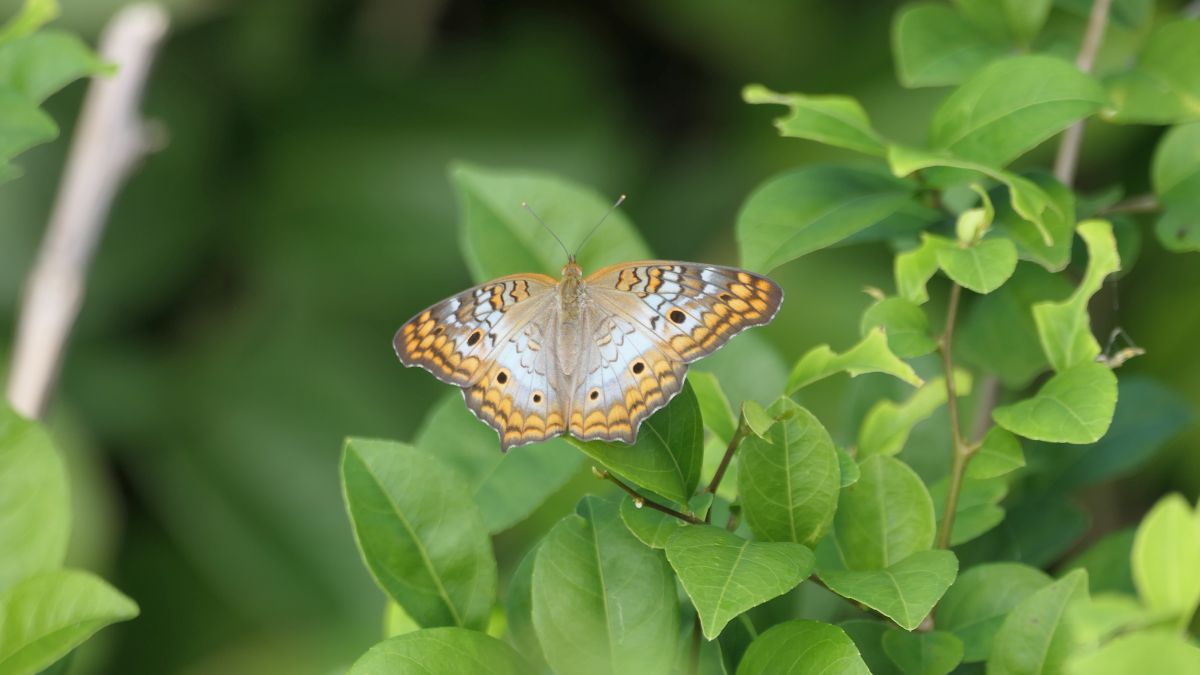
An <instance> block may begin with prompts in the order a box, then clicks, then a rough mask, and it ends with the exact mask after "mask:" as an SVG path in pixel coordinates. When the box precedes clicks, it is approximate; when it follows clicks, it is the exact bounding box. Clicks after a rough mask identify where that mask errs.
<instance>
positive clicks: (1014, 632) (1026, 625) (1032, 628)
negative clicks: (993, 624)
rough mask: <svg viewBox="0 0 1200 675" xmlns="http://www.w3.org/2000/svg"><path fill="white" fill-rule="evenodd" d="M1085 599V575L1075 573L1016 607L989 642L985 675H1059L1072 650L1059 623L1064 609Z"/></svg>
mask: <svg viewBox="0 0 1200 675" xmlns="http://www.w3.org/2000/svg"><path fill="white" fill-rule="evenodd" d="M1087 596H1088V593H1087V573H1086V572H1084V571H1083V570H1076V571H1074V572H1071V573H1070V574H1068V575H1067V576H1065V577H1063V578H1062V579H1059V580H1058V581H1056V582H1054V583H1052V584H1050V585H1049V586H1046V587H1044V588H1041V589H1039V590H1037V591H1034V592H1033V593H1031V594H1030V595H1029V596H1027V597H1026V598H1025V599H1024V600H1022V601H1021V602H1019V603H1017V605H1016V606H1015V607H1013V609H1012V610H1011V611H1010V612H1009V614H1008V616H1007V617H1006V618H1005V619H1004V623H1003V624H1001V626H1000V630H998V631H997V632H996V635H995V638H994V639H993V641H992V653H991V656H990V657H989V658H988V662H987V672H988V675H1040V674H1042V673H1045V674H1047V675H1048V674H1049V673H1057V672H1059V671H1060V669H1061V668H1062V664H1063V662H1064V661H1065V660H1066V659H1067V657H1068V656H1070V654H1071V651H1072V649H1074V648H1075V647H1076V638H1075V636H1074V635H1073V633H1072V631H1071V629H1070V626H1069V625H1067V624H1066V622H1064V621H1063V618H1064V616H1065V615H1066V613H1067V606H1068V604H1069V603H1071V602H1077V601H1081V600H1086V599H1087Z"/></svg>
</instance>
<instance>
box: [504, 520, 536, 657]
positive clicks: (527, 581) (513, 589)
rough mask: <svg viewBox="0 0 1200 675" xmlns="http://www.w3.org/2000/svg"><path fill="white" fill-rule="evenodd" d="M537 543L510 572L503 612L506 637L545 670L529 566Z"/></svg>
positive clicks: (533, 557)
mask: <svg viewBox="0 0 1200 675" xmlns="http://www.w3.org/2000/svg"><path fill="white" fill-rule="evenodd" d="M541 546H542V543H541V542H540V541H539V542H538V543H537V544H535V545H534V547H533V548H531V549H529V552H528V553H526V554H525V556H524V557H523V558H521V564H519V565H517V570H516V571H515V572H513V575H512V578H511V579H510V580H509V582H508V595H507V596H505V600H504V614H505V619H506V620H507V622H508V636H509V640H510V641H511V642H512V643H513V644H514V645H515V646H516V648H517V650H518V651H519V652H521V654H522V655H523V656H524V657H525V658H527V659H529V661H530V662H532V663H535V664H538V665H541V666H542V670H545V662H546V657H545V656H543V655H542V646H541V644H539V643H538V638H537V632H536V631H535V630H534V627H533V565H534V561H536V560H537V554H538V551H539V550H540V549H541Z"/></svg>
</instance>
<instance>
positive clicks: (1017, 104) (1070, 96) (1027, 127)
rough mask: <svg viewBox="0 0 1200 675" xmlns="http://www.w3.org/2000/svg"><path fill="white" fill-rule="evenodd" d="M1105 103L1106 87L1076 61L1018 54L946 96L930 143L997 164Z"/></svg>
mask: <svg viewBox="0 0 1200 675" xmlns="http://www.w3.org/2000/svg"><path fill="white" fill-rule="evenodd" d="M1103 104H1104V90H1103V89H1101V88H1100V85H1099V84H1097V83H1096V81H1095V80H1093V79H1092V78H1091V77H1089V76H1088V75H1085V74H1084V73H1082V72H1080V71H1079V69H1078V68H1076V67H1075V65H1074V64H1071V63H1068V62H1067V61H1064V60H1062V59H1058V58H1055V57H1050V56H1041V55H1028V56H1016V57H1012V58H1008V59H1004V60H1001V61H996V62H994V63H992V64H991V65H989V66H987V67H985V68H984V69H982V70H980V71H979V72H978V73H976V74H975V75H973V76H972V77H971V78H970V79H968V80H967V81H966V82H964V83H963V85H962V86H960V87H959V88H958V89H957V90H955V91H954V93H952V94H950V96H949V97H947V98H946V100H945V101H944V102H943V103H942V105H941V106H940V107H939V108H938V110H937V111H936V112H935V113H934V115H933V121H932V124H931V126H930V131H929V137H930V143H931V145H932V146H933V148H934V149H936V150H939V151H943V152H948V153H950V154H952V155H954V156H955V157H961V158H963V159H968V160H972V161H975V162H979V163H981V164H986V165H988V166H992V167H997V168H998V167H1002V166H1004V165H1006V164H1008V163H1009V162H1011V161H1012V160H1014V159H1016V158H1017V157H1019V156H1021V155H1022V154H1024V153H1025V152H1027V151H1028V150H1030V149H1032V148H1033V147H1035V146H1037V145H1038V144H1040V143H1041V142H1042V141H1045V140H1046V139H1048V138H1050V137H1051V136H1053V135H1055V134H1057V133H1058V132H1060V131H1062V130H1063V129H1066V128H1067V127H1069V126H1071V124H1073V123H1074V122H1076V121H1078V120H1081V119H1083V118H1085V117H1087V116H1089V115H1091V114H1092V113H1094V112H1096V111H1098V110H1099V109H1100V107H1101V106H1102V105H1103Z"/></svg>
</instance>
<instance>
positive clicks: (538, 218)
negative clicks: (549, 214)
mask: <svg viewBox="0 0 1200 675" xmlns="http://www.w3.org/2000/svg"><path fill="white" fill-rule="evenodd" d="M521 208H523V209H525V210H526V211H528V212H529V215H531V216H533V219H534V220H536V221H538V222H539V223H541V224H542V227H544V228H546V231H547V232H549V233H550V236H551V237H554V241H557V242H558V245H559V246H561V247H562V250H563V253H566V254H567V257H568V258H570V257H571V252H570V251H568V250H567V245H566V244H564V243H563V240H562V239H559V238H558V235H557V234H554V230H552V229H550V226H549V225H547V224H546V221H544V220H542V218H541V216H539V215H538V214H537V213H535V212H534V210H533V207H532V206H530V205H529V202H521Z"/></svg>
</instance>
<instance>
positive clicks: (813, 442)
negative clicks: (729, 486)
mask: <svg viewBox="0 0 1200 675" xmlns="http://www.w3.org/2000/svg"><path fill="white" fill-rule="evenodd" d="M771 412H772V413H773V414H774V415H775V416H776V417H784V419H783V420H782V421H780V422H779V423H777V424H775V425H774V426H772V427H771V428H770V430H769V431H768V432H767V435H766V437H765V438H759V437H757V436H749V437H747V438H746V439H745V440H743V441H742V445H741V448H740V449H739V450H738V452H739V456H738V476H737V484H738V494H739V495H740V496H741V502H742V512H743V514H745V517H746V522H747V523H748V524H749V525H750V529H751V531H753V532H754V536H755V537H756V538H757V539H761V540H764V541H792V542H796V543H800V544H805V545H808V546H815V545H816V543H817V542H818V541H820V539H821V537H823V536H824V535H825V532H827V531H828V530H829V526H830V525H831V524H832V523H833V513H834V511H836V510H837V502H838V491H839V489H840V488H841V476H840V472H839V470H838V457H837V451H836V450H835V449H834V446H833V439H832V438H830V437H829V432H828V431H826V430H825V427H824V426H822V425H821V422H820V421H818V420H817V418H816V417H814V416H813V414H812V413H810V412H809V411H808V410H806V409H804V408H803V407H801V406H799V405H797V404H796V403H794V402H792V401H791V400H789V399H780V401H779V402H778V403H776V404H775V405H774V406H772V407H771Z"/></svg>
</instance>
